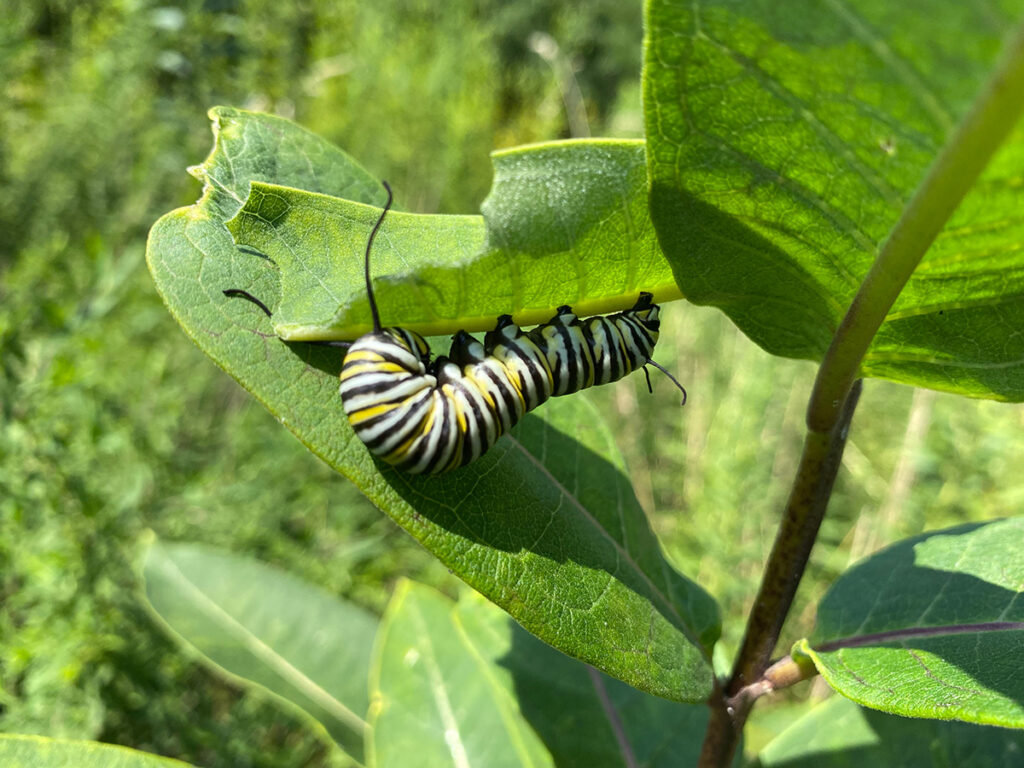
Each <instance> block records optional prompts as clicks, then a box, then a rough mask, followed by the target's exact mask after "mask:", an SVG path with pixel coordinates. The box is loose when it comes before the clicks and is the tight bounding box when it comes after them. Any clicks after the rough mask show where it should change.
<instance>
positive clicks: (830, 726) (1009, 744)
mask: <svg viewBox="0 0 1024 768" xmlns="http://www.w3.org/2000/svg"><path fill="white" fill-rule="evenodd" d="M1022 755H1024V734H1022V733H1021V732H1020V731H1013V730H1007V729H1005V728H989V727H986V726H982V725H969V724H967V723H943V722H938V721H935V720H908V719H907V718H903V717H895V716H893V715H887V714H884V713H882V712H874V711H872V710H870V709H862V708H861V707H858V706H857V705H856V704H854V703H853V702H852V701H849V700H847V699H844V698H842V697H841V696H834V697H832V698H831V699H829V700H828V701H826V702H825V703H824V704H820V705H819V706H817V707H815V708H814V709H812V710H810V711H809V712H808V713H807V714H806V715H805V716H804V717H803V718H801V719H800V720H798V721H797V722H796V723H794V724H793V725H792V726H790V727H789V728H788V729H787V730H786V731H784V732H783V733H782V734H780V735H779V736H778V738H776V739H775V740H774V741H772V742H771V743H770V744H769V745H768V746H767V747H765V748H764V750H762V751H761V754H759V755H758V759H757V761H756V762H755V765H757V766H760V767H761V768H862V767H863V766H865V765H870V766H872V767H873V768H916V766H921V768H926V767H928V766H951V767H952V766H957V768H1009V766H1014V765H1019V764H1020V762H1021V757H1022Z"/></svg>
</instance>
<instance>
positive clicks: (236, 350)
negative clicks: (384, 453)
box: [147, 118, 720, 702]
mask: <svg viewBox="0 0 1024 768" xmlns="http://www.w3.org/2000/svg"><path fill="white" fill-rule="evenodd" d="M254 119H258V118H254ZM223 149H224V148H223V147H222V148H220V149H218V150H216V151H223ZM310 162H311V163H312V160H310ZM267 163H268V164H271V165H275V166H281V167H283V166H286V165H288V166H293V165H294V166H298V165H300V164H299V163H287V164H286V163H283V162H282V161H281V160H280V159H275V158H273V157H270V158H268V159H267ZM256 170H259V169H258V168H257V169H256ZM314 170H315V171H316V173H317V175H319V176H323V177H328V176H330V175H332V174H337V175H343V172H341V171H337V170H336V169H335V170H332V169H331V168H323V169H320V168H315V167H314ZM253 173H255V171H253ZM291 181H292V180H291V179H288V178H285V179H278V182H280V183H282V184H283V185H285V186H291ZM147 257H148V260H149V265H150V271H151V272H152V274H153V277H154V279H155V281H156V284H157V287H158V289H159V291H160V293H161V294H162V295H163V297H164V300H165V301H166V302H167V304H168V307H169V308H170V310H171V312H172V314H173V315H174V316H175V317H176V319H177V320H178V322H179V323H180V324H181V326H182V328H183V329H184V330H185V332H186V333H187V334H188V335H189V336H190V337H191V338H192V339H193V340H194V341H195V342H196V343H197V344H198V345H199V347H200V348H202V349H203V350H204V351H205V352H206V353H207V354H208V355H209V356H210V357H211V358H213V359H214V361H215V362H217V364H218V365H220V366H221V367H223V368H224V369H225V370H227V371H228V372H229V373H230V374H231V375H232V376H234V377H235V378H236V379H238V381H239V382H241V383H242V385H243V386H244V387H245V388H246V389H248V390H249V391H250V392H252V393H253V394H254V395H255V396H256V398H257V399H258V400H260V401H261V402H263V403H264V404H265V405H266V406H267V408H268V409H269V410H270V411H271V412H272V413H274V414H275V416H277V417H278V418H279V419H280V420H281V422H282V423H283V424H284V425H285V426H287V427H288V428H289V429H290V430H291V431H292V432H294V433H295V435H296V436H298V437H299V439H300V440H301V441H302V442H303V443H304V444H305V445H306V446H307V447H309V448H310V450H312V451H313V452H314V453H316V454H317V455H318V456H320V457H321V458H323V459H324V460H325V461H326V462H327V463H328V464H330V465H331V466H332V467H334V468H335V469H337V470H338V471H339V472H341V473H342V474H344V475H345V476H346V477H348V478H349V479H350V480H352V481H353V482H354V483H355V484H356V485H357V486H359V487H360V488H361V489H362V490H363V492H364V493H366V495H367V496H368V497H369V498H370V499H371V500H372V501H373V502H374V503H376V504H377V506H379V507H380V508H381V509H382V510H383V511H385V512H386V513H387V514H388V515H389V516H391V517H392V518H393V519H394V520H395V521H396V522H397V523H398V524H399V525H401V526H402V527H403V528H405V529H406V530H407V531H409V532H410V533H411V534H412V535H413V536H414V537H416V538H417V539H418V540H419V541H421V542H422V543H423V544H424V546H426V547H427V548H428V549H429V550H430V551H431V552H433V553H434V554H435V555H436V556H437V557H438V558H439V559H440V560H441V561H442V562H444V563H445V565H447V566H448V567H449V568H450V569H451V570H452V571H454V572H455V573H456V574H458V575H459V576H460V577H461V578H462V579H464V580H465V581H466V582H467V583H469V584H470V585H472V586H473V587H474V588H476V589H477V590H479V591H480V592H482V593H483V594H484V595H486V596H487V597H488V598H490V599H491V600H493V601H494V602H495V603H497V604H498V605H500V606H501V607H503V608H504V609H505V610H507V611H508V612H509V613H511V614H512V615H513V616H514V617H515V618H516V619H517V620H518V621H519V622H520V623H522V624H523V625H524V626H525V627H526V628H527V629H529V630H530V631H531V632H534V633H535V634H537V635H538V636H539V637H541V638H542V639H544V640H546V641H547V642H549V643H551V644H552V645H554V646H555V647H557V648H559V649H560V650H562V651H564V652H565V653H568V654H569V655H571V656H574V657H576V658H579V659H582V660H584V661H587V662H588V663H591V664H594V665H595V666H598V667H599V668H601V669H602V670H604V671H606V672H607V673H608V674H610V675H612V676H614V677H617V678H619V679H621V680H624V681H626V682H628V683H630V684H631V685H635V686H637V687H638V688H641V689H642V690H646V691H648V692H651V693H654V694H656V695H660V696H665V697H668V698H672V699H676V700H680V701H694V702H695V701H704V700H705V699H706V697H707V696H708V694H709V692H710V689H711V680H712V673H711V667H710V664H709V662H708V656H709V653H710V648H711V646H712V644H713V643H714V641H715V640H716V639H717V637H718V633H719V629H720V620H719V615H718V609H717V606H716V605H715V603H714V601H713V600H712V599H711V597H710V596H709V595H707V593H705V592H704V591H703V590H702V589H701V588H700V587H699V586H697V585H696V584H694V583H693V582H691V581H689V580H687V579H685V578H684V577H682V576H680V575H679V574H678V573H676V572H675V571H674V570H673V569H672V568H671V566H670V565H669V564H668V563H667V562H666V560H665V558H664V556H663V554H662V552H661V550H660V547H659V544H658V541H657V538H656V537H655V536H654V533H653V532H652V531H651V529H650V526H649V524H648V523H647V520H646V518H645V516H644V513H643V510H642V509H641V507H640V505H639V503H638V502H637V500H636V497H635V495H634V494H633V491H632V487H631V485H630V483H629V480H628V478H627V477H626V475H625V473H624V463H623V460H622V457H621V455H620V454H619V453H618V450H617V449H616V447H615V443H614V438H613V435H612V433H611V431H610V430H609V429H608V427H607V425H606V424H605V423H604V422H603V420H602V419H601V417H600V415H599V414H598V413H597V412H596V410H595V409H594V408H593V407H592V406H591V405H590V404H589V402H588V401H587V400H586V397H585V393H584V395H578V396H575V397H572V398H557V399H554V400H552V401H551V402H549V403H546V404H545V405H544V407H543V408H541V409H540V411H539V412H538V414H537V415H531V416H528V417H527V418H526V419H525V420H524V421H523V422H522V423H521V424H520V425H519V426H518V427H517V428H516V429H515V430H514V431H513V433H512V434H511V435H507V436H505V437H504V438H502V439H501V440H500V441H499V442H498V444H497V445H495V446H494V448H492V449H491V451H490V452H489V453H488V454H487V455H485V456H484V457H483V458H481V459H480V460H478V461H477V462H474V463H473V464H471V465H470V466H468V467H465V468H463V469H460V470H457V471H456V472H453V473H451V474H449V475H445V476H441V477H436V478H430V477H422V476H409V475H404V474H401V473H399V472H397V471H396V470H394V469H391V468H389V467H386V466H384V465H383V464H380V463H378V462H376V461H375V460H374V459H372V458H371V457H370V455H369V454H368V452H367V450H366V448H365V446H364V445H363V444H362V443H361V442H360V441H359V440H358V439H357V438H356V437H355V435H354V434H353V432H352V429H351V427H350V426H349V423H348V420H347V419H346V418H345V415H344V412H343V411H342V408H341V402H340V398H339V397H338V393H337V390H338V381H337V378H336V377H337V375H338V372H339V371H340V368H341V360H342V353H341V352H339V351H338V350H333V349H328V348H324V347H322V346H315V345H308V344H285V343H283V342H281V341H280V340H278V339H277V338H276V337H275V336H274V334H273V329H272V328H271V326H270V322H269V320H268V319H267V318H266V317H265V316H264V315H263V314H262V313H261V312H260V311H259V310H258V309H257V308H256V307H253V306H251V305H249V304H248V303H246V302H245V301H240V300H237V299H226V298H225V297H224V296H222V295H221V293H220V292H221V290H222V289H224V288H245V289H247V290H251V291H252V292H253V293H254V294H256V295H257V296H268V297H269V296H276V295H277V294H278V290H279V289H278V287H277V286H278V282H277V281H278V273H277V270H276V268H273V267H272V266H271V265H269V264H267V263H265V262H263V261H262V260H260V259H256V258H253V257H252V256H251V255H250V254H248V253H243V252H240V251H239V250H238V249H237V248H236V247H235V244H234V243H233V241H232V239H231V235H230V234H229V233H228V231H227V229H225V227H224V225H223V224H222V223H221V221H220V220H219V219H218V218H217V217H216V212H215V211H212V210H210V209H208V207H207V206H206V205H205V203H204V201H200V202H199V203H197V204H196V205H194V206H192V207H190V208H185V209H180V210H178V211H174V212H172V213H170V214H167V215H166V216H164V217H163V218H162V219H160V221H158V222H157V223H156V225H154V227H153V230H152V232H151V233H150V239H149V246H148V249H147ZM389 321H390V319H389Z"/></svg>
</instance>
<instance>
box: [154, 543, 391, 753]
mask: <svg viewBox="0 0 1024 768" xmlns="http://www.w3.org/2000/svg"><path fill="white" fill-rule="evenodd" d="M142 575H143V579H144V584H145V597H146V600H147V601H148V603H149V606H150V608H151V609H152V611H153V613H154V614H155V615H156V617H157V618H158V619H159V620H160V622H161V624H162V625H163V627H164V629H165V630H166V631H167V632H168V633H169V634H171V635H172V636H173V637H175V638H176V639H177V640H178V641H179V642H180V643H182V644H184V645H186V646H188V647H190V648H192V649H193V650H195V651H196V652H198V654H199V655H200V657H201V658H202V659H203V661H205V662H206V663H207V665H209V666H211V667H213V668H214V669H215V670H216V671H218V672H220V673H222V674H225V673H226V674H227V676H228V677H230V678H231V679H233V680H234V681H236V682H239V683H241V684H243V685H257V686H259V687H261V688H264V689H266V690H267V691H270V692H271V693H273V694H274V695H276V696H277V697H279V698H281V699H284V700H286V701H289V702H291V703H292V704H294V705H296V706H298V707H300V708H301V709H303V710H304V711H305V712H307V713H308V714H309V715H311V716H312V717H313V718H315V719H316V720H317V721H319V722H320V723H321V724H322V725H323V726H324V727H325V728H326V729H327V731H328V733H330V735H331V737H332V738H334V740H335V741H336V742H337V743H338V744H339V746H341V747H342V748H343V749H344V750H345V751H346V752H348V753H349V754H350V755H352V756H353V757H354V758H355V759H357V760H362V756H363V735H364V734H363V731H364V729H365V726H366V721H365V717H366V711H367V708H368V706H369V699H368V696H367V691H366V681H367V679H368V675H369V668H370V650H371V647H372V644H373V637H374V634H375V633H376V631H377V619H376V618H375V617H374V616H372V615H370V614H368V613H366V612H365V611H363V610H362V609H361V608H358V607H356V606H354V605H351V604H349V603H346V602H344V601H343V600H340V599H339V598H337V597H335V596H333V595H330V594H327V593H326V592H324V591H322V590H320V589H318V588H317V587H314V586H313V585H311V584H307V583H306V582H303V581H301V580H299V579H296V578H295V577H294V576H290V575H289V574H287V573H285V572H283V571H279V570H277V569H276V568H271V567H270V566H267V565H264V564H262V563H259V562H257V561H255V560H251V559H249V558H245V557H240V556H238V555H233V554H230V553H227V552H223V551H219V550H216V549H214V548H211V547H206V546H202V545H199V544H175V543H170V542H159V541H154V542H153V544H152V545H151V546H150V547H149V549H148V551H147V553H146V557H145V561H144V563H143V570H142Z"/></svg>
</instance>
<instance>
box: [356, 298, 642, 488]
mask: <svg viewBox="0 0 1024 768" xmlns="http://www.w3.org/2000/svg"><path fill="white" fill-rule="evenodd" d="M652 299H653V296H652V295H651V294H649V293H641V294H640V297H639V299H638V300H637V303H636V305H635V306H634V307H633V308H632V309H629V310H627V311H625V312H619V313H617V314H614V315H607V316H599V317H592V318H589V319H586V320H580V319H579V318H577V317H576V315H575V314H573V312H572V310H571V309H570V308H569V307H560V308H559V309H558V313H557V314H556V315H555V316H554V317H553V318H552V319H551V320H550V321H549V322H547V323H545V324H543V325H540V326H538V327H537V328H534V329H533V330H532V331H529V332H528V333H524V332H523V331H522V330H521V329H520V328H518V327H517V326H515V325H514V324H513V323H512V321H511V318H509V317H508V316H502V317H501V318H499V319H498V323H497V327H496V328H495V329H494V330H493V331H490V332H489V333H488V334H487V335H486V337H485V339H484V342H483V344H481V343H480V342H479V341H477V340H476V339H474V338H473V337H472V336H470V335H469V334H467V333H465V332H462V331H460V332H459V333H457V334H456V335H455V337H454V341H453V344H452V348H451V351H450V352H449V353H448V355H447V356H442V357H438V358H437V359H435V360H433V361H431V360H430V359H429V352H428V351H427V344H426V342H425V341H424V339H423V337H421V336H419V335H418V334H416V333H413V332H411V331H407V330H404V329H399V328H385V329H382V331H381V332H379V333H378V332H374V333H370V334H367V335H365V336H363V337H361V338H360V339H357V340H356V341H355V342H354V343H353V344H352V346H351V347H350V348H349V351H348V354H347V355H346V356H345V361H344V364H343V366H342V371H341V388H340V392H341V398H342V404H343V407H344V409H345V413H346V415H347V416H348V419H349V422H350V423H351V424H352V427H353V429H354V430H355V432H356V436H357V437H359V439H360V440H362V441H363V442H364V443H365V444H366V446H367V448H369V450H370V452H371V453H373V454H374V455H376V456H379V457H380V458H381V459H383V460H384V461H386V462H387V463H389V464H394V465H395V466H397V467H398V468H399V469H401V470H403V471H405V472H410V473H416V474H418V473H426V474H440V473H442V472H447V471H449V470H452V469H455V468H457V467H460V466H464V465H466V464H469V463H470V462H472V461H474V460H475V459H477V458H479V457H480V456H481V455H483V453H484V452H485V451H487V449H488V448H490V447H491V446H492V445H493V444H494V443H495V442H496V441H497V440H498V438H499V437H501V436H502V435H503V434H504V433H505V432H507V431H508V430H509V429H511V428H512V427H513V426H514V425H515V424H516V423H517V422H518V421H519V419H520V418H522V416H523V415H524V414H525V413H527V412H528V411H531V410H533V409H534V408H536V407H537V406H539V405H540V404H541V403H543V402H544V401H545V400H547V399H548V398H549V397H558V396H562V395H569V394H573V393H575V392H579V391H580V390H582V389H586V388H587V387H590V386H594V385H597V384H608V383H610V382H613V381H617V380H618V379H620V378H622V377H623V376H625V375H627V374H629V373H631V372H633V371H635V370H637V369H638V368H641V367H643V366H644V365H645V364H647V363H648V362H649V361H650V356H651V353H652V352H653V351H654V345H655V344H656V343H657V340H658V327H659V321H658V312H659V308H658V306H657V305H656V304H654V303H653V301H652Z"/></svg>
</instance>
